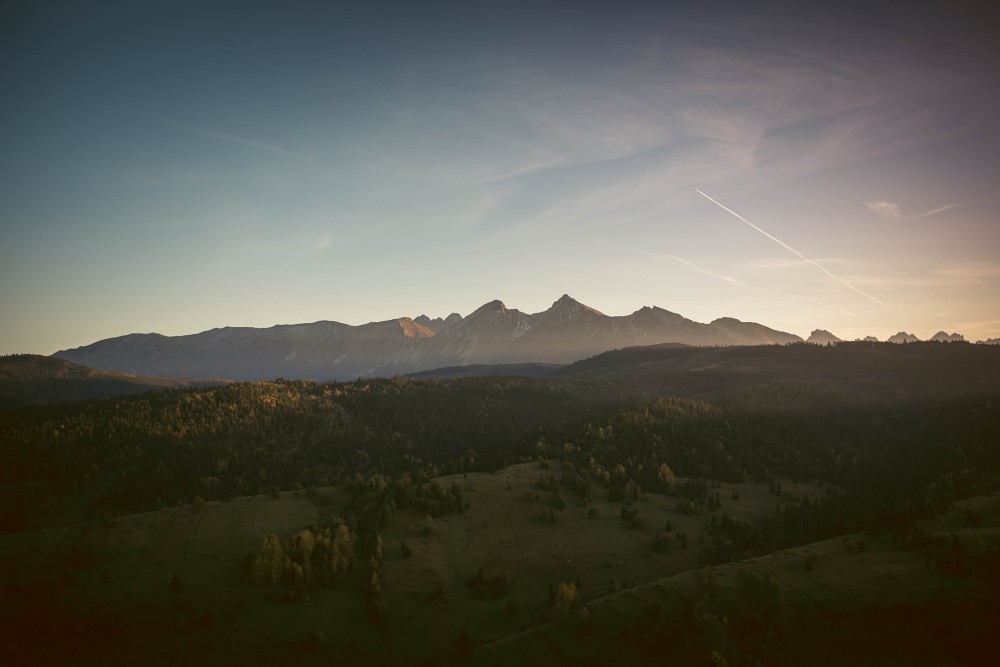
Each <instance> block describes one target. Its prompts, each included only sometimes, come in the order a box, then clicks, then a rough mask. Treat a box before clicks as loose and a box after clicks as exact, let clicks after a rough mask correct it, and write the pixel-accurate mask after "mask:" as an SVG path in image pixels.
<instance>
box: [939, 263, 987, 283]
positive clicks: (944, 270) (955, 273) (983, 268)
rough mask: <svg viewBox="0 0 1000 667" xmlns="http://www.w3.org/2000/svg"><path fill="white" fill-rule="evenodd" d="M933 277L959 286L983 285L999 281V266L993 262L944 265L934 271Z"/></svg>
mask: <svg viewBox="0 0 1000 667" xmlns="http://www.w3.org/2000/svg"><path fill="white" fill-rule="evenodd" d="M934 275H935V276H940V277H942V278H945V279H948V280H952V281H957V282H956V284H961V285H983V284H985V283H989V282H993V281H996V280H1000V264H996V263H993V262H960V263H955V264H945V265H943V266H940V267H938V268H937V269H935V270H934Z"/></svg>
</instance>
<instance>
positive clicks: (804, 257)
mask: <svg viewBox="0 0 1000 667" xmlns="http://www.w3.org/2000/svg"><path fill="white" fill-rule="evenodd" d="M697 192H698V194H700V195H701V196H702V197H704V198H705V199H707V200H708V201H710V202H712V203H713V204H715V205H716V206H718V207H719V208H721V209H722V210H724V211H726V212H727V213H731V214H732V215H733V216H735V217H736V218H738V219H740V220H742V221H743V222H745V223H747V224H748V225H750V226H751V227H753V228H754V229H756V230H757V231H758V232H760V233H761V234H763V235H764V236H766V237H767V238H769V239H771V240H772V241H774V242H775V243H777V244H778V245H780V246H781V247H782V248H784V249H785V250H787V251H789V252H790V253H792V254H793V255H795V256H796V257H798V258H799V259H803V260H805V261H807V262H809V263H810V264H812V265H813V266H815V267H816V268H817V269H819V270H820V271H822V272H823V273H825V274H826V275H828V276H830V277H831V278H833V279H834V280H836V281H837V282H839V283H840V284H842V285H843V286H844V287H847V288H848V289H850V290H851V291H853V292H856V293H858V294H860V295H861V296H863V297H866V298H868V299H871V300H872V301H874V302H875V303H877V304H878V305H880V306H882V307H883V308H887V309H889V310H893V311H896V312H900V311H898V310H896V309H895V308H893V307H892V306H890V305H888V304H886V303H884V302H883V301H882V300H880V299H879V298H878V297H876V296H873V295H871V294H869V293H868V292H863V291H862V290H859V289H858V288H857V287H855V286H854V285H852V284H851V283H849V282H847V281H846V280H844V279H843V278H841V277H840V276H838V275H836V274H835V273H833V272H831V271H830V270H829V269H827V268H826V267H825V266H823V265H822V264H820V263H819V262H817V261H815V260H812V259H809V258H808V257H806V256H805V255H803V254H802V253H801V252H799V251H798V250H796V249H795V248H793V247H792V246H790V245H788V244H787V243H785V242H784V241H782V240H781V239H779V238H777V237H775V236H772V235H770V234H768V233H767V232H765V231H764V230H763V229H761V228H760V227H758V226H757V225H755V224H753V223H752V222H750V221H749V220H747V219H746V218H744V217H743V216H742V215H740V214H739V213H737V212H736V211H734V210H733V209H731V208H728V207H726V206H724V205H723V204H721V203H719V202H718V201H716V200H715V199H712V198H711V197H709V196H708V195H706V194H705V193H704V192H702V191H701V190H697ZM901 314H902V313H901Z"/></svg>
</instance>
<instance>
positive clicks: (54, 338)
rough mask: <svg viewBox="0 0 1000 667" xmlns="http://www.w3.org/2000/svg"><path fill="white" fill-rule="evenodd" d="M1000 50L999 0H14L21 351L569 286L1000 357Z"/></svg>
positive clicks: (786, 325) (0, 252) (9, 174)
mask: <svg viewBox="0 0 1000 667" xmlns="http://www.w3.org/2000/svg"><path fill="white" fill-rule="evenodd" d="M750 4H752V5H753V9H752V11H751V10H750V9H749V8H748V7H747V6H748V5H750ZM832 5H836V7H833V6H832ZM997 34H1000V10H998V9H997V8H996V7H995V6H994V4H993V3H990V2H955V1H949V2H941V3H932V2H922V1H919V0H918V1H915V2H865V3H857V4H852V3H846V4H845V3H822V4H819V3H809V2H797V3H777V2H776V3H742V2H700V3H686V2H669V3H668V2H663V3H634V2H627V1H623V2H614V3H610V2H604V3H590V2H586V1H583V0H578V1H573V2H569V1H568V2H544V1H537V2H531V3H519V2H472V1H464V0H463V1H453V2H434V1H432V0H429V1H425V2H406V3H386V2H378V1H377V0H376V1H368V2H300V1H296V0H291V1H287V2H280V3H278V2H253V1H249V0H240V1H238V2H212V1H200V2H184V1H171V2H131V3H130V2H116V3H92V2H58V3H53V2H17V1H15V2H7V3H3V5H2V9H0V90H2V91H3V92H2V94H0V239H2V242H0V353H4V354H7V353H39V354H51V353H53V352H55V351H57V350H60V349H67V348H72V347H78V346H81V345H86V344H89V343H92V342H94V341H97V340H101V339H104V338H110V337H114V336H120V335H125V334H129V333H146V332H158V333H162V334H166V335H179V334H190V333H196V332H199V331H204V330H207V329H211V328H214V327H222V326H255V327H266V326H271V325H274V324H292V323H300V322H314V321H319V320H333V321H338V322H344V323H348V324H363V323H366V322H370V321H381V320H388V319H393V318H397V317H404V316H409V317H416V316H417V315H420V314H427V315H429V316H431V317H444V316H447V315H448V314H449V313H452V312H458V313H460V314H462V315H468V314H469V313H470V312H472V311H473V310H475V309H476V308H478V307H479V306H481V305H483V304H485V303H487V302H489V301H492V300H494V299H500V300H502V301H503V302H504V303H505V304H506V305H507V307H509V308H517V309H519V310H521V311H524V312H529V313H534V312H540V311H542V310H545V309H546V308H548V307H549V306H550V305H551V304H552V302H554V301H555V300H557V299H558V298H559V297H560V296H561V295H562V294H564V293H568V294H570V295H572V296H573V297H575V298H576V299H577V300H579V301H581V302H583V303H585V304H587V305H589V306H591V307H593V308H596V309H598V310H600V311H602V312H604V313H607V314H609V315H625V314H628V313H631V312H633V311H635V310H637V309H639V308H641V307H642V306H659V307H661V308H665V309H667V310H670V311H673V312H677V313H680V314H682V315H684V316H685V317H688V318H691V319H694V320H697V321H700V322H708V321H711V320H713V319H715V318H718V317H723V316H729V317H736V318H739V319H742V320H749V321H756V322H760V323H762V324H765V325H767V326H771V327H773V328H776V329H780V330H783V331H788V332H791V333H796V334H798V335H800V336H803V337H805V336H808V335H809V333H810V332H811V331H812V330H813V329H826V330H829V331H831V332H833V333H834V334H836V335H838V336H840V337H841V338H844V339H854V338H859V337H864V336H867V335H874V336H877V337H879V338H880V339H883V340H884V339H885V338H886V337H888V336H890V335H892V334H894V333H896V332H897V331H901V330H905V331H908V332H910V333H914V334H916V335H917V336H918V337H920V338H925V339H926V338H929V337H930V336H932V335H933V334H934V333H935V332H937V331H939V330H944V331H947V332H949V333H950V332H953V331H957V332H960V333H963V334H964V335H965V336H966V338H968V339H970V340H977V339H985V338H989V337H1000V218H998V211H1000V187H998V186H1000V159H998V155H1000V113H997V109H998V108H1000V45H998V44H997V42H998V40H996V39H995V35H997Z"/></svg>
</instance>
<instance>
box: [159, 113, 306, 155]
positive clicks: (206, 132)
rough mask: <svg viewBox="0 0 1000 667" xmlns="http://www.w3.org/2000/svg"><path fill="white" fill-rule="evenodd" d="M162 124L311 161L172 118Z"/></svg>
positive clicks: (291, 152)
mask: <svg viewBox="0 0 1000 667" xmlns="http://www.w3.org/2000/svg"><path fill="white" fill-rule="evenodd" d="M159 120H160V122H161V123H164V124H165V125H170V126H172V127H176V128H177V129H178V130H184V131H185V132H190V133H191V134H197V135H200V136H203V137H209V138H211V139H220V140H222V141H229V142H231V143H234V144H241V145H243V146H250V147H252V148H259V149H260V150H262V151H269V152H271V153H278V154H279V155H287V156H289V157H297V158H302V159H305V160H308V159H310V158H309V156H308V155H303V154H302V153H296V152H294V151H289V150H285V149H284V148H280V147H279V146H272V145H271V144H265V143H264V142H262V141H255V140H253V139H247V138H245V137H239V136H237V135H235V134H228V133H226V132H219V131H217V130H213V129H210V128H204V127H195V126H193V125H186V124H184V123H178V122H177V121H175V120H171V119H170V118H160V119H159Z"/></svg>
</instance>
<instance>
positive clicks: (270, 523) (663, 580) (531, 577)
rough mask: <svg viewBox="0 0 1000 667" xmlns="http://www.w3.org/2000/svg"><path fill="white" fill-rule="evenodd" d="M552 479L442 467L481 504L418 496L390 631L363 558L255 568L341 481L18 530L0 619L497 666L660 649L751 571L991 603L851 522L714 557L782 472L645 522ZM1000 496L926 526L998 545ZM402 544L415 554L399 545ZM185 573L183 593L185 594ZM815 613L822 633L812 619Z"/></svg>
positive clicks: (139, 635)
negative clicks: (760, 549)
mask: <svg viewBox="0 0 1000 667" xmlns="http://www.w3.org/2000/svg"><path fill="white" fill-rule="evenodd" d="M550 475H552V476H554V477H556V478H558V476H559V466H558V464H557V463H555V462H546V463H545V464H544V466H540V465H539V464H537V463H532V464H521V465H515V466H511V467H509V468H506V469H503V470H500V471H498V472H497V473H496V474H492V475H491V474H486V473H470V474H468V475H462V474H458V475H451V476H446V477H442V478H439V479H437V480H435V481H436V482H437V483H438V484H439V485H441V486H442V487H448V486H450V485H451V484H452V483H454V484H456V485H457V486H458V487H459V488H461V489H462V492H463V497H464V498H466V499H467V500H468V507H467V508H466V509H465V511H464V512H463V513H461V514H451V515H448V516H444V517H439V518H436V519H433V525H432V527H431V526H429V521H428V518H427V517H426V516H425V515H424V514H423V513H422V512H421V511H418V510H415V509H407V510H401V511H399V512H397V513H396V515H395V516H394V517H393V518H392V520H391V521H390V522H389V524H388V526H387V527H386V528H385V529H384V530H383V533H382V535H383V540H384V545H385V547H384V548H385V556H384V558H383V562H382V582H383V587H384V590H385V593H386V599H387V602H388V608H389V622H388V626H387V630H386V631H385V632H380V631H377V630H376V629H374V628H373V627H372V626H371V625H370V624H369V623H368V622H367V617H366V605H365V601H364V598H363V596H362V594H361V590H362V586H361V577H362V574H361V572H362V571H363V568H360V567H359V568H358V569H357V570H356V571H355V572H354V573H351V574H349V575H348V576H346V577H345V578H344V579H343V580H341V581H340V582H338V583H337V584H336V585H334V586H320V587H313V588H309V589H307V590H306V591H304V592H303V593H300V594H298V595H297V596H294V597H289V594H288V592H286V589H283V588H280V587H279V588H273V589H272V588H267V587H258V586H252V585H250V584H249V583H247V581H246V579H245V563H246V558H247V555H248V554H250V553H252V552H253V551H254V549H255V548H256V546H257V543H258V541H259V539H260V537H261V535H263V534H264V533H267V532H274V533H276V534H278V535H280V536H288V535H290V534H292V533H294V532H296V531H298V530H300V529H302V528H303V527H305V526H309V525H316V524H317V523H321V522H323V521H324V520H325V519H328V518H330V517H332V516H335V515H336V514H337V513H338V512H339V511H340V508H342V507H343V506H344V504H345V503H346V501H347V497H346V495H345V494H344V493H343V491H342V490H341V489H339V488H338V487H329V488H325V489H321V490H320V497H321V499H322V500H321V502H316V500H314V499H311V498H308V497H307V496H306V494H304V493H302V492H295V493H283V494H281V495H280V497H279V498H273V497H270V496H256V497H247V498H240V499H236V500H232V501H229V502H225V503H221V502H210V503H207V504H206V505H205V506H204V507H203V508H202V509H200V510H199V511H196V510H195V509H194V508H191V507H182V508H171V509H165V510H161V511H158V512H148V513H144V514H136V515H131V516H126V517H122V518H119V519H116V520H106V521H103V522H97V523H89V524H78V525H74V526H67V527H62V528H54V529H47V530H41V531H36V532H31V533H22V534H16V535H7V536H4V537H2V538H0V568H2V569H0V576H2V586H3V597H2V609H3V613H2V616H3V618H2V619H0V620H2V621H3V623H4V627H5V633H11V635H10V636H17V637H19V642H18V643H17V645H16V646H17V648H16V649H15V651H14V660H13V662H12V663H8V664H33V663H48V662H65V661H67V660H75V659H79V658H84V657H86V658H87V659H91V658H94V657H101V658H102V659H104V660H105V661H106V662H108V664H117V663H122V662H126V661H127V660H128V657H129V656H131V655H135V654H136V652H141V653H142V654H143V655H144V656H145V657H144V662H147V663H151V664H181V663H183V662H184V661H185V660H187V661H190V662H191V663H192V664H203V663H208V662H212V663H216V664H220V663H221V664H237V663H241V664H250V663H257V662H260V661H261V660H262V659H265V658H266V657H269V656H270V657H273V659H276V660H280V659H283V658H284V659H287V657H288V655H289V652H291V653H292V654H295V653H305V652H307V651H312V652H318V653H317V654H318V655H328V656H329V657H330V658H339V659H347V660H349V661H350V662H351V663H352V664H366V663H368V664H418V663H421V662H428V663H441V662H444V663H450V662H458V661H462V660H465V659H467V658H468V659H472V660H473V661H474V662H476V663H481V664H497V663H499V664H510V663H511V662H512V661H517V662H522V663H524V664H551V663H552V662H562V661H567V660H568V661H570V662H581V661H590V662H591V664H619V663H620V661H621V660H622V659H623V658H624V657H628V656H629V655H630V654H631V655H632V657H633V658H634V659H635V660H637V661H639V662H643V661H647V660H648V659H649V653H648V648H641V643H640V645H638V646H631V645H630V644H629V642H626V641H623V640H622V637H623V636H628V632H629V628H632V627H633V626H634V625H635V624H636V619H642V618H643V615H644V614H647V613H649V612H648V610H650V609H654V608H655V609H659V610H661V611H658V612H657V615H658V617H659V614H661V613H662V614H663V615H664V617H665V618H666V617H669V616H670V614H673V613H679V612H680V610H681V609H683V608H684V606H685V605H689V604H691V603H692V601H694V600H698V599H712V600H716V601H720V603H721V604H723V606H725V604H734V601H735V598H736V592H735V591H736V582H737V580H738V579H739V573H740V572H741V571H743V570H752V571H757V572H773V573H776V574H777V575H778V576H779V577H780V579H781V581H782V582H783V584H784V588H785V591H786V592H787V596H788V600H789V602H790V603H791V605H792V607H793V608H794V609H796V610H799V609H802V610H805V611H804V612H802V613H803V616H802V618H803V619H809V618H814V617H816V618H819V617H817V616H816V615H817V614H823V616H822V617H821V619H820V621H815V622H821V621H822V622H825V621H823V620H822V619H826V620H829V619H831V618H832V619H834V620H832V621H830V622H838V623H840V624H842V625H844V624H847V625H849V624H850V622H852V619H854V618H855V616H854V615H852V614H856V613H859V611H858V610H865V609H872V608H882V607H886V606H888V605H893V604H900V603H911V604H919V603H920V602H921V601H926V600H972V601H973V602H971V603H970V604H977V603H976V602H975V601H976V600H979V599H981V598H982V595H983V593H984V589H983V586H984V584H983V583H982V582H983V580H982V578H981V577H977V576H952V575H947V574H942V573H940V572H938V571H936V569H935V568H934V566H933V564H930V565H929V563H928V559H927V557H926V556H925V555H924V554H923V553H920V552H918V551H913V550H907V549H904V548H902V547H900V546H898V545H896V544H894V543H893V540H892V538H891V536H890V535H888V534H883V535H880V536H874V537H873V536H869V535H855V536H853V539H854V540H855V543H863V545H864V546H863V547H862V549H861V550H857V549H851V548H848V546H847V545H846V538H844V537H838V538H835V539H829V540H825V541H822V542H818V543H814V544H809V545H805V546H800V547H796V548H792V549H787V550H782V551H777V552H775V553H773V554H770V555H766V556H762V557H758V558H753V559H749V560H745V561H740V562H735V563H730V564H725V565H719V566H715V567H712V568H708V567H701V566H699V565H698V557H697V555H698V553H699V551H700V549H701V548H702V545H701V543H700V539H699V538H700V536H701V535H702V533H703V531H704V529H705V526H706V525H707V524H708V523H709V521H710V520H711V518H712V516H716V517H718V516H719V515H721V514H722V513H723V512H729V513H730V514H731V515H734V516H741V517H745V518H746V519H752V518H755V517H759V516H760V515H762V514H763V513H764V512H766V511H770V510H772V509H773V508H774V506H775V502H776V500H775V496H774V495H772V494H770V493H769V492H768V488H767V485H765V484H752V483H741V484H725V483H723V484H720V485H719V486H718V487H717V488H713V491H715V492H717V493H719V495H720V496H721V497H723V498H725V500H724V501H723V503H722V508H721V509H719V510H716V511H715V512H708V511H705V510H703V509H702V510H701V511H698V512H697V513H694V514H684V513H682V512H681V511H680V510H679V509H678V507H677V504H678V499H677V498H676V497H672V496H663V495H658V494H650V493H647V494H644V495H643V496H642V498H641V499H640V500H639V501H637V502H635V503H633V504H632V505H631V508H632V509H638V510H639V515H638V516H639V517H641V518H642V522H641V523H639V522H626V521H623V520H622V519H621V517H620V508H621V506H622V504H621V503H620V502H616V503H612V502H610V501H608V500H607V499H606V497H605V494H604V493H603V492H601V491H598V492H597V493H596V494H595V497H594V499H593V500H592V502H591V503H590V504H589V505H586V506H584V505H583V504H582V503H580V502H579V501H577V500H575V499H573V498H572V497H567V498H566V506H565V508H564V509H561V510H559V509H555V507H554V505H553V502H552V498H553V492H552V491H548V490H543V489H541V488H539V485H540V482H542V483H544V481H545V480H546V479H547V478H548V477H549V476H550ZM782 485H783V489H784V495H785V496H786V497H791V496H795V495H796V494H799V495H802V494H811V495H813V496H816V497H818V496H819V495H821V494H823V493H824V490H823V489H821V488H820V487H816V486H809V485H801V484H800V485H795V484H793V483H791V482H790V481H787V480H786V481H784V482H782ZM734 493H738V496H739V499H738V500H734V499H732V498H733V497H734V496H733V494H734ZM785 502H790V501H785ZM998 508H1000V496H997V495H992V496H985V497H979V498H973V499H969V500H966V501H962V502H961V503H958V504H957V505H956V506H955V508H954V509H953V510H952V511H950V512H948V513H945V514H943V515H941V516H939V517H938V518H937V519H936V520H935V521H934V522H932V523H930V524H928V528H929V529H930V530H931V531H933V532H935V533H937V534H940V535H942V536H945V537H948V536H951V535H952V534H953V533H955V534H962V533H963V532H968V531H970V530H973V528H972V527H970V525H969V516H970V512H971V513H974V514H975V516H976V517H978V519H977V521H978V524H977V525H976V526H975V527H974V529H975V532H978V533H979V534H980V535H982V537H983V538H984V540H985V543H986V547H987V550H989V551H990V553H995V552H996V549H997V540H998V538H1000V511H998ZM592 509H596V510H597V513H596V514H597V516H596V517H594V516H591V510H592ZM549 510H552V512H551V517H552V519H549V516H550V515H549ZM668 521H669V522H670V524H671V527H672V531H671V533H670V534H672V535H674V536H679V535H681V534H684V535H686V538H687V543H688V547H687V548H686V549H685V548H682V547H681V546H680V542H679V540H677V541H675V542H673V543H671V544H670V546H668V547H667V548H666V549H665V550H663V551H662V552H658V551H656V550H654V549H653V548H652V546H651V545H652V542H653V539H654V537H655V536H656V535H657V533H660V534H664V527H665V524H666V523H667V522H668ZM404 542H405V544H406V545H407V546H408V548H409V550H410V552H411V556H410V557H404V556H403V554H402V553H401V549H400V546H401V544H402V543H404ZM810 557H812V558H810ZM807 559H809V560H811V564H808V565H807ZM480 571H482V573H483V575H484V577H485V578H486V579H487V580H488V579H490V578H491V577H494V576H496V575H499V574H501V573H502V574H504V575H505V576H506V578H507V580H508V581H509V587H507V589H506V590H505V591H503V592H501V593H500V594H498V595H497V596H496V597H492V596H490V595H476V594H475V592H474V591H473V589H472V588H471V587H469V586H468V585H467V582H468V581H469V580H470V579H474V578H475V577H476V576H477V574H478V573H479V572H480ZM175 575H176V576H177V579H178V581H179V582H180V590H172V589H173V585H172V582H173V580H174V576H175ZM561 582H575V583H578V584H579V586H580V588H579V593H580V598H581V602H582V608H580V609H579V610H577V611H569V612H565V613H554V612H553V610H552V609H551V608H550V606H549V600H548V595H549V593H548V592H549V587H550V586H558V584H559V583H561ZM727 601H728V602H727ZM963 608H964V607H963ZM810 614H811V615H812V616H810ZM837 614H841V616H836V615H837ZM803 623H804V625H803V627H802V632H803V633H805V635H808V632H809V627H812V626H809V625H808V622H806V621H803ZM315 630H321V631H322V633H323V642H322V644H321V645H318V646H314V647H312V648H309V647H307V645H306V639H307V637H308V635H309V634H310V633H311V632H313V631H315ZM463 631H464V632H465V633H467V636H468V637H469V639H470V642H471V644H470V648H471V649H472V650H471V652H470V651H469V650H466V651H465V653H466V654H468V655H465V654H463V652H462V650H461V649H460V647H459V645H458V644H456V640H457V639H458V638H459V637H460V636H461V635H462V634H463ZM53 633H54V634H53ZM581 633H582V634H581ZM623 633H624V634H623ZM805 635H803V636H805ZM53 637H54V638H55V641H53ZM152 647H155V650H154V649H152ZM793 648H794V646H793ZM151 650H153V653H150V651H151ZM789 650H792V649H789ZM801 650H806V649H805V648H803V649H801Z"/></svg>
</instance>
